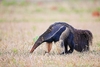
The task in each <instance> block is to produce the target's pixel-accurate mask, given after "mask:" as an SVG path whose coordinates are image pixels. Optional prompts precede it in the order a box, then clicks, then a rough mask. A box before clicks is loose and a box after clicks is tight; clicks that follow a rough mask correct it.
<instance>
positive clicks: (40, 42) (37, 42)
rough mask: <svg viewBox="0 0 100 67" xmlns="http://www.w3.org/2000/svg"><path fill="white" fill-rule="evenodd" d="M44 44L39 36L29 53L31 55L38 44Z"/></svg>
mask: <svg viewBox="0 0 100 67" xmlns="http://www.w3.org/2000/svg"><path fill="white" fill-rule="evenodd" d="M43 42H44V38H43V37H42V36H40V37H39V38H38V40H37V41H36V42H35V44H34V45H33V47H32V49H31V51H30V53H32V52H33V51H34V50H35V49H36V48H37V47H38V46H39V45H40V44H42V43H43Z"/></svg>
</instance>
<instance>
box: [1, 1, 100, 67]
mask: <svg viewBox="0 0 100 67" xmlns="http://www.w3.org/2000/svg"><path fill="white" fill-rule="evenodd" d="M87 3H88V4H89V5H90V6H91V5H93V3H91V2H87ZM75 4H76V3H74V5H75ZM79 4H81V3H80V2H79ZM46 5H47V4H44V5H42V7H43V8H48V9H47V10H46V11H44V10H43V11H42V10H41V9H40V6H37V7H38V8H39V9H36V8H34V9H32V8H33V7H35V6H36V5H28V6H17V5H15V6H12V5H11V6H8V7H7V6H3V5H1V4H0V8H1V9H2V10H0V22H1V23H0V67H100V32H99V30H100V23H99V22H100V21H96V19H98V18H95V17H92V16H91V13H89V12H87V11H85V12H83V13H79V14H78V13H76V12H70V7H69V6H68V5H66V4H64V3H63V4H61V3H60V5H62V6H66V7H68V8H69V13H68V14H67V13H66V10H64V9H63V8H61V7H60V8H61V9H60V12H59V11H58V10H57V11H55V10H50V8H51V7H52V6H51V5H50V4H49V5H47V6H46ZM53 6H57V8H58V7H59V6H58V5H57V4H56V5H55V4H53ZM90 6H88V8H91V7H90ZM96 6H97V7H98V4H97V5H96ZM15 7H16V10H15V9H14V8H15ZM80 7H84V9H86V8H87V7H86V5H83V6H82V5H81V6H79V7H78V6H77V8H80ZM64 8H65V7H64ZM35 9H36V12H34V10H35ZM5 10H6V11H5ZM26 10H27V11H26ZM32 11H33V12H32ZM38 11H39V12H38ZM90 12H91V11H90ZM62 17H63V18H62ZM41 18H42V19H41ZM99 18H100V17H99ZM14 19H16V20H14ZM25 19H27V20H25ZM66 19H68V20H66ZM54 21H66V22H67V21H68V23H69V24H70V25H72V26H73V27H75V28H78V29H88V30H90V31H91V32H92V33H93V37H94V39H93V45H92V46H90V48H91V50H90V51H88V52H83V53H79V52H76V51H74V52H73V53H72V54H69V55H57V54H54V50H55V45H53V49H52V51H51V54H50V55H49V54H46V55H44V51H45V50H46V47H45V43H43V44H42V45H41V46H39V47H38V48H37V49H36V50H35V52H34V53H32V54H30V53H29V51H30V49H31V48H32V46H33V44H34V38H36V37H38V36H39V35H41V34H42V33H43V32H44V31H45V30H46V29H47V28H48V27H49V25H51V24H52V23H53V22H54ZM25 22H26V23H25ZM37 22H38V23H37ZM41 22H42V23H41ZM47 22H48V23H47Z"/></svg>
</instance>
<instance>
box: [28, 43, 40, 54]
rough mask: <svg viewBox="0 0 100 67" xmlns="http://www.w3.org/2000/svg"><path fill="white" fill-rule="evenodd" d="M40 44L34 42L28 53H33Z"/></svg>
mask: <svg viewBox="0 0 100 67" xmlns="http://www.w3.org/2000/svg"><path fill="white" fill-rule="evenodd" d="M39 45H40V44H34V46H33V47H32V49H31V51H30V53H33V52H34V50H35V49H36V48H37V47H38V46H39Z"/></svg>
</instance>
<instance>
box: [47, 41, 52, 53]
mask: <svg viewBox="0 0 100 67" xmlns="http://www.w3.org/2000/svg"><path fill="white" fill-rule="evenodd" d="M46 45H47V50H48V51H47V53H49V52H50V51H51V49H52V42H51V43H47V44H46Z"/></svg>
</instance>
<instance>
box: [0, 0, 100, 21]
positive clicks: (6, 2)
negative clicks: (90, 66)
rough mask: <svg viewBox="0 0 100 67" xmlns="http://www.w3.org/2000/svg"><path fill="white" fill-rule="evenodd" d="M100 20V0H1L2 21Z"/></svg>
mask: <svg viewBox="0 0 100 67" xmlns="http://www.w3.org/2000/svg"><path fill="white" fill-rule="evenodd" d="M55 21H68V22H91V21H92V22H100V0H0V22H55Z"/></svg>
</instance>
